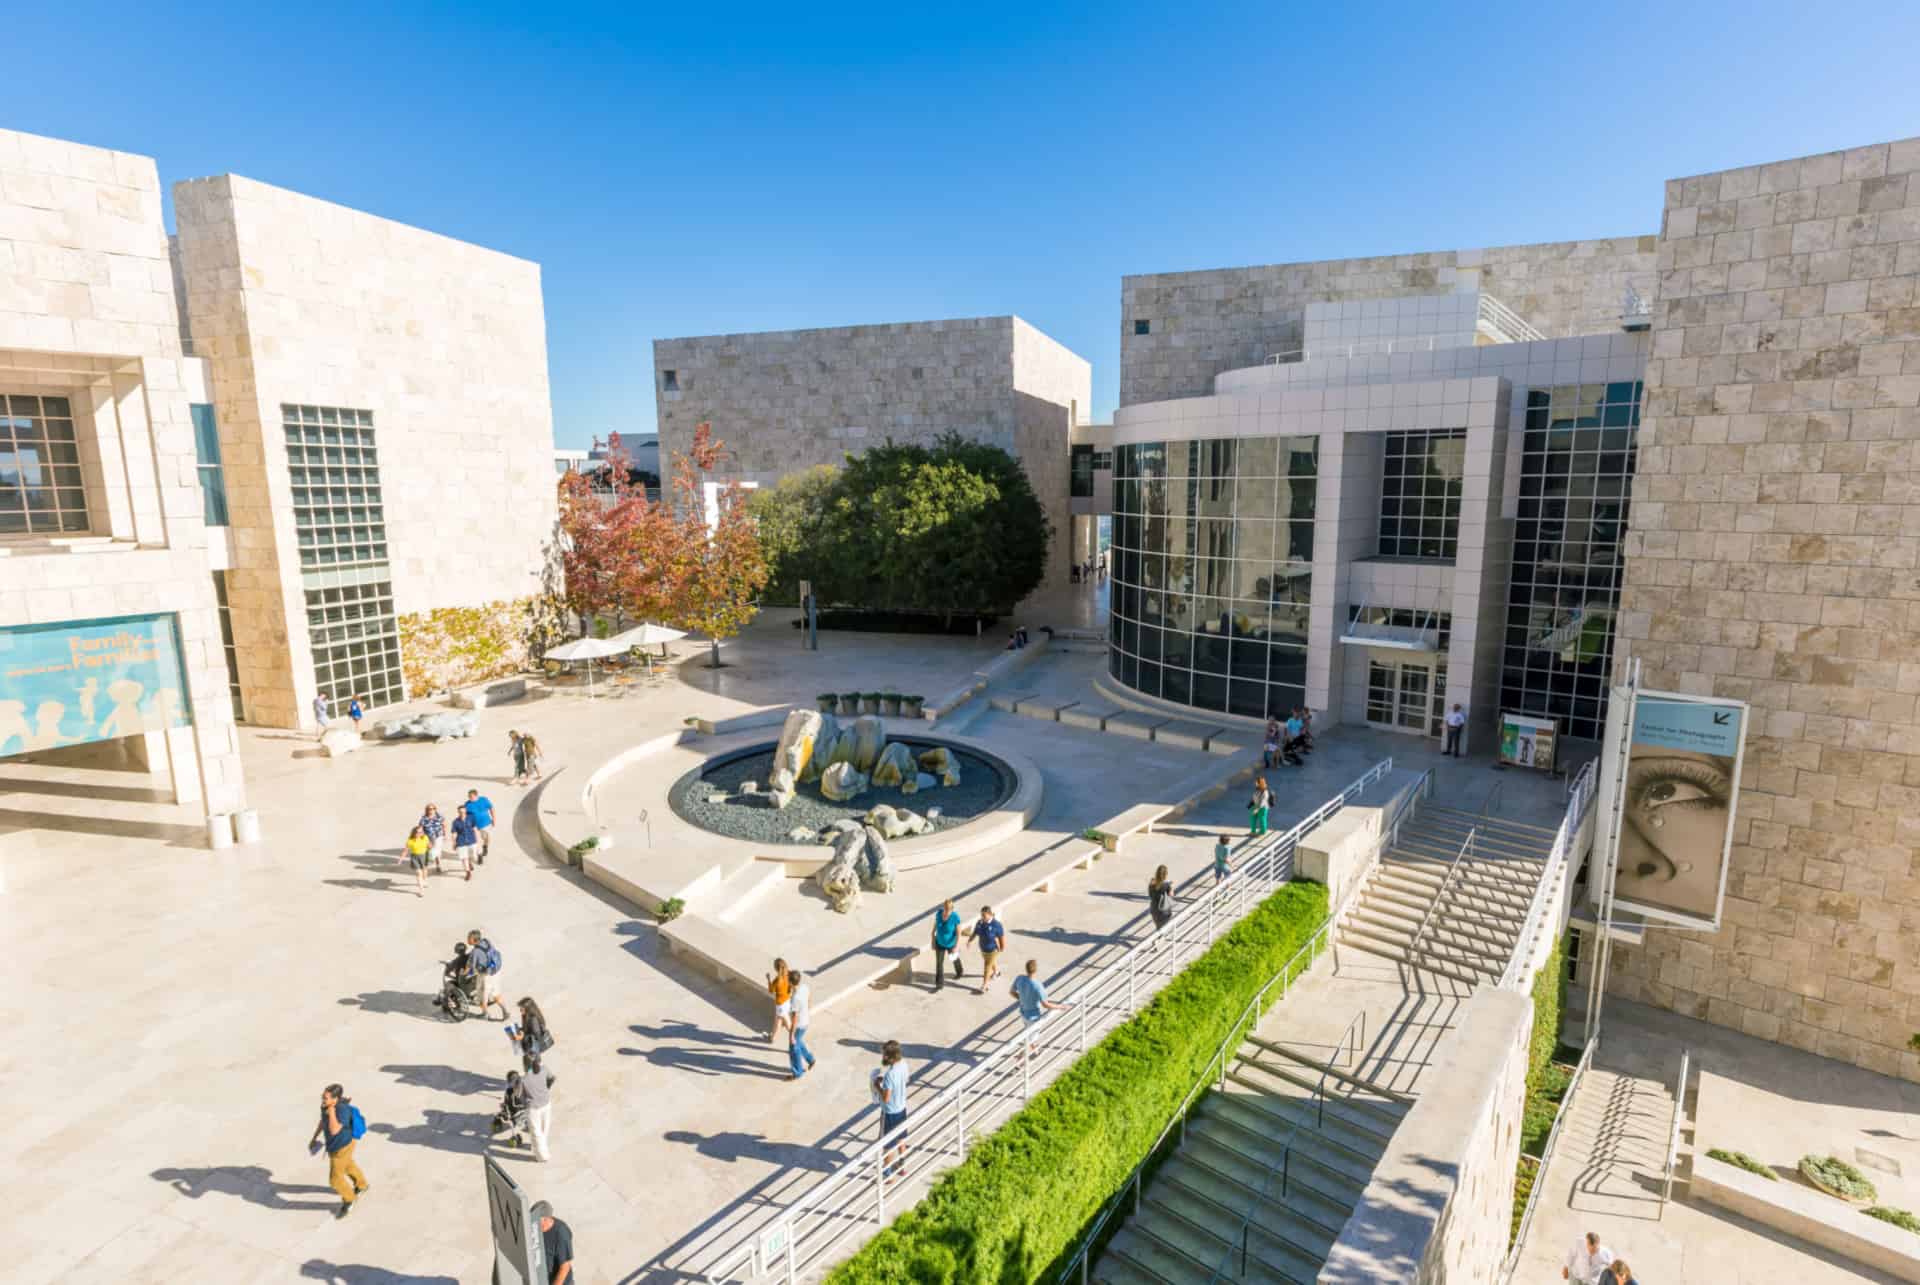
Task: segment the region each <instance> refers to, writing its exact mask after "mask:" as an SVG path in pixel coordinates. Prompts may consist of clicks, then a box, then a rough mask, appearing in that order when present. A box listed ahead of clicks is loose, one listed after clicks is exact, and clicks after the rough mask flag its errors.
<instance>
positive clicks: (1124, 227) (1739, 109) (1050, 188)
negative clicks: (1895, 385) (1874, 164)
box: [0, 0, 1920, 446]
mask: <svg viewBox="0 0 1920 1285" xmlns="http://www.w3.org/2000/svg"><path fill="white" fill-rule="evenodd" d="M317 13H324V14H325V15H326V16H325V19H324V22H320V21H318V20H316V21H315V22H311V23H310V22H308V21H305V15H306V14H317ZM296 14H300V15H301V16H300V17H296V16H294V15H296ZM4 31H5V45H6V47H7V49H8V53H7V55H6V57H5V64H6V72H5V78H4V82H3V83H4V89H0V95H3V96H0V125H3V126H5V127H8V128H13V129H23V130H27V131H30V132H33V133H40V134H51V135H54V136H57V137H62V138H69V139H75V140H78V141H80V142H85V143H94V144H99V145H101V146H106V147H114V148H119V149H122V150H125V151H131V152H140V153H145V154H147V155H151V156H155V157H157V158H158V160H159V163H160V174H161V179H162V182H163V184H171V183H172V182H173V181H175V180H178V179H183V178H191V177H198V176H201V175H207V174H218V173H222V172H226V171H232V172H234V173H239V174H245V175H248V176H251V177H253V178H257V179H260V180H263V181H265V182H269V183H275V184H279V185H281V186H284V187H289V188H293V189H295V190H298V191H301V192H306V193H310V194H312V195H314V196H319V197H324V198H326V199H328V200H333V201H338V202H341V203H342V204H345V205H350V206H354V207H357V208H360V209H364V210H368V211H371V212H373V213H375V214H379V215H382V216H384V217H387V218H392V219H399V220H402V221H404V222H407V223H414V224H418V225H420V226H422V227H426V228H430V229H433V230H434V231H438V232H443V233H446V234H448V235H451V236H456V237H460V238H462V239H465V240H470V241H475V242H478V243H480V244H483V245H488V246H492V247H495V248H497V249H501V250H505V251H507V252H509V253H512V254H517V255H521V256H524V257H526V258H529V259H534V260H537V261H539V262H540V263H541V264H542V265H543V267H544V280H545V286H546V309H547V330H548V345H549V352H550V357H551V367H552V375H553V403H554V429H555V437H556V439H557V441H558V444H559V445H562V446H584V445H585V444H586V443H587V440H588V438H589V437H591V436H592V435H593V434H595V433H605V432H606V431H607V430H609V429H619V430H622V431H626V432H643V431H647V430H650V429H651V427H652V425H653V412H654V401H653V393H652V376H653V356H652V340H654V339H655V338H659V337H667V336H674V335H698V334H710V333H715V332H723V331H744V330H771V329H784V328H788V327H798V326H825V325H845V324H852V323H858V322H884V321H905V320H920V319H926V318H934V317H962V316H979V315H988V314H997V313H1007V312H1014V313H1018V314H1020V315H1021V316H1023V317H1025V318H1026V319H1027V320H1029V321H1031V322H1032V323H1034V324H1035V325H1037V326H1039V327H1040V328H1041V329H1042V330H1045V331H1046V332H1047V333H1049V334H1051V335H1052V336H1054V337H1055V338H1056V339H1059V340H1060V341H1061V342H1063V343H1065V344H1066V345H1068V346H1069V347H1071V348H1073V349H1075V350H1076V351H1078V352H1079V353H1081V354H1082V355H1084V356H1085V357H1087V358H1088V359H1090V360H1091V361H1092V362H1093V365H1094V402H1095V404H1094V408H1093V410H1094V414H1095V416H1096V417H1097V418H1101V419H1104V418H1106V417H1107V416H1108V415H1110V414H1111V413H1112V409H1113V405H1114V401H1115V394H1116V389H1117V387H1118V375H1119V370H1118V362H1119V343H1120V341H1119V335H1120V322H1121V318H1120V315H1119V311H1120V278H1121V276H1122V275H1123V274H1125V273H1132V272H1164V271H1172V270H1177V269H1184V268H1205V267H1224V266H1233V265H1240V264H1252V263H1271V262H1276V261H1286V260H1299V259H1314V258H1333V257H1344V256H1348V255H1360V254H1381V253H1392V252H1400V251H1412V250H1427V249H1444V248H1451V247H1456V246H1478V245H1500V244H1510V243H1518V242H1527V241H1548V240H1562V239H1568V238H1574V237H1583V236H1607V235H1625V234H1631V233H1642V232H1654V231H1657V230H1658V226H1659V216H1660V200H1661V183H1662V181H1663V180H1664V179H1666V178H1669V177H1673V176H1676V175H1685V174H1693V173H1698V172H1701V171H1704V170H1714V169H1723V168H1728V167H1731V166H1735V165H1741V164H1747V163H1750V162H1755V161H1765V160H1775V159H1780V158H1784V157H1790V156H1797V155H1801V154H1803V153H1807V152H1816V151H1827V150H1832V149H1835V148H1841V147H1848V146H1857V145H1859V144H1862V143H1869V142H1877V141H1881V140H1885V139H1890V138H1899V137H1905V136H1910V135H1914V134H1920V74H1916V72H1915V63H1914V55H1915V51H1916V49H1920V5H1915V4H1912V3H1905V2H1901V0H1895V2H1888V0H1881V2H1880V3H1876V4H1854V3H1832V2H1829V3H1821V4H1806V3H1794V4H1780V3H1771V2H1769V0H1752V2H1750V3H1744V4H1718V3H1714V4H1707V3H1689V2H1688V0H1678V2H1675V0H1665V2H1664V3H1639V2H1636V3H1630V4H1604V3H1599V4H1591V5H1585V6H1578V7H1575V6H1568V5H1562V4H1541V3H1532V4H1516V5H1509V4H1503V3H1481V4H1476V5H1472V6H1461V5H1447V4H1434V3H1426V4H1421V5H1417V6H1407V7H1400V6H1397V5H1393V4H1384V3H1382V4H1371V5H1361V4H1320V5H1313V6H1301V5H1289V4H1281V3H1275V2H1273V0H1266V2H1265V3H1252V4H1204V3H1200V4H1195V3H1186V4H1172V5H1169V4H1157V5H1141V4H1135V3H1130V2H1127V0H1106V2H1105V3H1100V4H1093V5H1085V6H1065V5H1046V4H1034V3H1026V4H1016V5H1003V4H991V3H976V4H971V5H964V6H963V5H906V4H888V5H880V6H865V5H817V4H816V5H795V4H785V5H779V6H775V7H769V8H766V9H760V8H759V7H757V6H755V5H751V4H740V3H735V4H726V5H719V4H709V5H685V4H680V5H672V6H654V5H645V4H638V5H636V4H625V5H618V6H606V7H604V8H596V7H590V6H585V5H575V4H561V5H539V4H513V5H501V4H494V3H487V2H485V0H474V2H472V3H467V4H460V5H397V4H383V5H378V6H368V5H360V4H356V3H336V4H330V5H325V6H305V5H263V4H260V3H258V2H257V0H256V2H255V3H251V4H247V5H244V6H242V5H231V6H229V5H217V4H200V5H192V6H182V5H174V6H169V5H156V4H153V3H150V2H146V3H123V4H111V5H90V4H73V3H68V4H34V5H17V6H12V7H11V8H10V10H9V12H8V14H7V17H6V19H5V22H4ZM722 431H723V434H724V430H722Z"/></svg>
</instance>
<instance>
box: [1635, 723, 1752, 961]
mask: <svg viewBox="0 0 1920 1285" xmlns="http://www.w3.org/2000/svg"><path fill="white" fill-rule="evenodd" d="M1620 694H1621V695H1623V696H1624V695H1625V692H1624V690H1623V691H1622V692H1621V693H1620ZM1632 709H1633V729H1632V736H1631V741H1630V743H1629V745H1628V747H1627V755H1626V763H1625V769H1624V777H1625V779H1624V781H1620V782H1617V783H1616V782H1613V781H1609V782H1607V783H1605V784H1604V785H1603V787H1602V797H1603V799H1606V798H1609V797H1611V798H1612V799H1613V801H1615V802H1617V804H1618V806H1619V808H1620V841H1619V852H1618V857H1617V860H1618V862H1619V866H1618V871H1617V873H1616V874H1615V876H1614V905H1615V907H1616V909H1624V910H1630V911H1634V912H1637V913H1639V914H1642V915H1645V916H1647V917H1648V918H1651V919H1661V920H1665V921H1667V922H1669V923H1674V924H1679V925H1682V926H1684V927H1688V928H1699V929H1709V930H1710V929H1715V928H1718V927H1719V926H1720V903H1721V899H1722V897H1723V896H1724V895H1725V893H1726V887H1727V863H1728V856H1729V854H1730V853H1731V852H1732V849H1733V816H1734V805H1735V800H1737V799H1738V797H1739V792H1740V763H1741V754H1742V751H1743V750H1744V748H1745V745H1746V737H1747V706H1746V704H1745V702H1743V701H1727V700H1712V699H1707V698H1702V697H1690V696H1681V695H1675V694H1671V693H1666V692H1648V691H1643V692H1640V693H1639V694H1638V696H1636V697H1634V698H1633V702H1632ZM1615 721H1616V720H1614V719H1609V720H1608V722H1609V724H1610V726H1609V729H1608V730H1609V732H1610V733H1613V732H1614V728H1613V727H1612V726H1611V725H1612V724H1613V723H1614V722H1615ZM1604 761H1605V762H1607V763H1608V764H1612V763H1614V762H1617V761H1618V756H1617V755H1616V754H1613V753H1611V752H1610V753H1608V754H1607V755H1606V756H1604ZM1619 774H1620V773H1618V772H1609V773H1608V775H1609V776H1615V775H1619ZM1616 788H1617V789H1618V791H1619V794H1618V795H1614V793H1613V791H1614V790H1615V789H1616ZM1603 815H1604V814H1603Z"/></svg>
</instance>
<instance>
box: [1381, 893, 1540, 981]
mask: <svg viewBox="0 0 1920 1285" xmlns="http://www.w3.org/2000/svg"><path fill="white" fill-rule="evenodd" d="M1347 923H1348V924H1349V925H1350V926H1352V927H1354V928H1356V929H1358V928H1359V927H1361V926H1362V925H1365V926H1366V927H1367V928H1369V929H1373V930H1374V931H1373V932H1372V933H1371V934H1370V935H1371V936H1375V937H1381V938H1398V939H1401V940H1404V941H1412V940H1413V935H1414V933H1415V932H1416V931H1418V929H1419V924H1417V923H1412V922H1409V921H1408V920H1407V919H1406V918H1405V917H1404V916H1403V915H1401V914H1397V913H1396V914H1387V913H1384V912H1382V911H1380V910H1378V909H1376V908H1374V907H1371V906H1368V905H1366V904H1364V903H1363V904H1362V905H1361V906H1359V907H1358V908H1357V909H1356V910H1355V911H1354V912H1353V913H1352V914H1351V915H1349V916H1348V917H1347ZM1426 940H1429V941H1434V942H1437V943H1439V944H1441V945H1444V946H1450V947H1453V948H1455V949H1458V950H1462V951H1470V952H1472V953H1476V954H1482V955H1487V956H1490V957H1492V958H1495V959H1498V960H1500V961H1501V964H1500V966H1501V967H1502V968H1505V967H1506V960H1507V959H1509V958H1510V957H1511V956H1512V953H1513V944H1512V943H1511V942H1508V941H1503V940H1500V939H1498V938H1494V937H1491V936H1475V935H1473V934H1472V933H1471V932H1463V931H1461V930H1459V929H1456V928H1451V927H1445V926H1442V925H1441V924H1440V922H1439V920H1438V918H1437V917H1436V919H1435V921H1434V922H1433V923H1430V924H1428V925H1427V932H1426Z"/></svg>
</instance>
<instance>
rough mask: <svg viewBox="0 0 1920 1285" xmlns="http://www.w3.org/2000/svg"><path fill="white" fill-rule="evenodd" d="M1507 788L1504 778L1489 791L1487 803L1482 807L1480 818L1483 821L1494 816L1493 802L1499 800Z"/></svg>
mask: <svg viewBox="0 0 1920 1285" xmlns="http://www.w3.org/2000/svg"><path fill="white" fill-rule="evenodd" d="M1506 788H1507V782H1506V778H1504V777H1502V778H1501V779H1500V780H1498V781H1495V782H1494V783H1493V788H1492V789H1491V790H1488V791H1487V801H1486V802H1485V803H1482V804H1481V805H1480V817H1481V819H1482V820H1486V819H1488V818H1490V817H1491V816H1492V815H1493V801H1494V800H1495V799H1497V798H1499V797H1500V791H1502V790H1504V789H1506Z"/></svg>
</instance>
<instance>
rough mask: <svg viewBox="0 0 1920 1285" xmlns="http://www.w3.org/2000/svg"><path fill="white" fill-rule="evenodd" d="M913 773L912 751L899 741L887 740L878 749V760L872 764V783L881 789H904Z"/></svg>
mask: <svg viewBox="0 0 1920 1285" xmlns="http://www.w3.org/2000/svg"><path fill="white" fill-rule="evenodd" d="M914 773H915V768H914V762H913V751H912V750H910V749H908V748H907V747H906V746H905V745H902V744H901V743H900V742H899V741H889V742H887V747H886V748H885V749H883V750H881V751H880V760H879V761H878V762H877V763H875V764H874V765H873V783H874V784H875V785H877V786H880V787H881V788H883V789H884V788H888V787H898V788H902V789H904V788H905V787H906V783H907V781H908V780H910V779H911V778H912V777H913V776H914Z"/></svg>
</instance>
